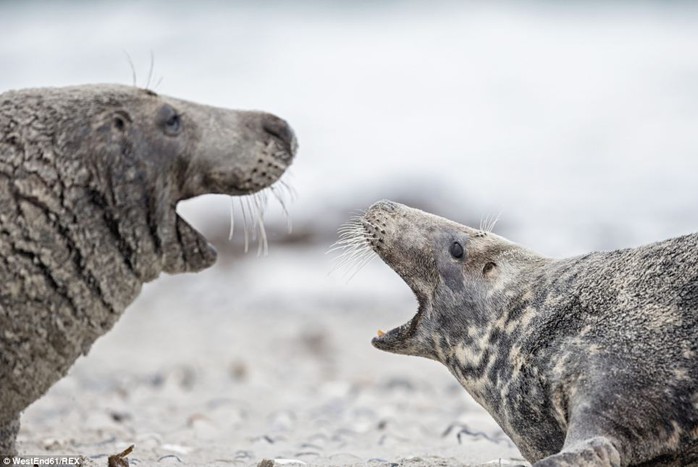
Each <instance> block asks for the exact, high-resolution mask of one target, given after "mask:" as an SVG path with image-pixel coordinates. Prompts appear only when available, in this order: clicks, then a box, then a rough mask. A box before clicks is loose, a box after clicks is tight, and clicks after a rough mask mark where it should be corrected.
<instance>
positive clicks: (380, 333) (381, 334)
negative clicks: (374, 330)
mask: <svg viewBox="0 0 698 467" xmlns="http://www.w3.org/2000/svg"><path fill="white" fill-rule="evenodd" d="M383 336H385V333H384V332H383V331H381V330H380V329H379V330H378V337H383Z"/></svg>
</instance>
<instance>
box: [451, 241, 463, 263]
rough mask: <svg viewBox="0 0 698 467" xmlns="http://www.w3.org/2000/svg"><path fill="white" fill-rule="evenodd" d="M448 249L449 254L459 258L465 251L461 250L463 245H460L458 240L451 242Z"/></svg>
mask: <svg viewBox="0 0 698 467" xmlns="http://www.w3.org/2000/svg"><path fill="white" fill-rule="evenodd" d="M449 251H450V252H451V256H453V257H454V258H459V259H460V258H462V257H463V254H464V253H465V251H464V250H463V245H461V244H460V243H458V242H453V243H451V248H450V250H449Z"/></svg>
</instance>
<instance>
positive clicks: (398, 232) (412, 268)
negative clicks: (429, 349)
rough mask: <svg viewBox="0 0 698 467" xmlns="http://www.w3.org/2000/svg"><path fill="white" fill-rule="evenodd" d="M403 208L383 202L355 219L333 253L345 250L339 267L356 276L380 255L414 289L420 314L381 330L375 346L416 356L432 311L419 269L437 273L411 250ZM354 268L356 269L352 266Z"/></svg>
mask: <svg viewBox="0 0 698 467" xmlns="http://www.w3.org/2000/svg"><path fill="white" fill-rule="evenodd" d="M399 208H400V205H398V204H396V203H393V202H391V201H379V202H378V203H375V204H374V205H373V206H371V207H370V208H369V209H368V210H367V211H366V212H365V213H364V214H363V215H362V216H357V217H354V218H352V219H351V220H350V221H349V222H348V223H347V224H345V225H344V226H342V227H341V228H340V229H339V240H338V241H337V242H336V243H335V245H334V246H333V247H332V248H331V250H330V251H335V250H343V252H342V254H341V255H340V256H339V258H338V262H337V267H344V266H349V267H350V269H351V274H352V275H354V274H356V273H357V272H358V271H359V270H360V269H361V268H363V267H364V266H365V265H366V264H367V263H368V262H369V261H370V260H371V259H373V258H374V257H375V256H379V257H380V258H381V259H382V260H383V261H384V262H385V263H386V264H387V265H388V266H390V268H391V269H393V270H394V271H395V272H396V273H397V274H398V275H399V276H400V277H401V278H402V280H403V281H404V282H405V283H406V284H407V285H408V286H409V287H410V289H411V290H412V292H413V293H414V295H415V296H416V298H417V302H418V308H417V312H416V314H415V315H414V316H413V317H412V319H411V320H409V321H408V322H407V323H405V324H403V325H401V326H398V327H395V328H393V329H391V330H389V331H387V332H384V331H382V330H378V335H377V336H376V337H374V338H373V339H372V341H371V343H372V344H373V345H374V346H375V347H376V348H378V349H381V350H385V351H387V352H394V353H409V354H411V353H413V352H414V347H415V345H416V344H417V342H416V334H417V331H418V329H419V326H420V323H421V322H422V320H423V319H424V317H425V316H427V315H428V313H429V309H430V306H431V305H430V303H431V300H430V298H429V297H430V296H431V294H430V293H429V291H430V290H431V288H430V287H429V285H428V281H425V280H423V279H421V277H423V275H422V274H418V273H416V272H417V270H422V269H423V270H430V269H431V270H433V269H434V268H433V265H432V264H431V263H432V260H431V259H430V258H429V257H426V256H424V255H423V254H421V253H420V251H418V250H419V248H417V247H416V246H415V247H410V244H411V243H412V240H415V238H414V237H413V236H411V233H410V232H408V231H406V230H405V229H404V228H402V227H404V226H403V225H402V224H403V223H408V222H409V220H408V219H407V218H406V217H405V216H404V215H403V213H401V210H400V209H399ZM352 266H353V267H352Z"/></svg>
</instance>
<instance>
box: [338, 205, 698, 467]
mask: <svg viewBox="0 0 698 467" xmlns="http://www.w3.org/2000/svg"><path fill="white" fill-rule="evenodd" d="M340 244H345V245H349V246H350V247H351V248H350V249H349V252H348V254H349V255H352V254H356V253H357V252H358V251H357V250H356V248H359V249H361V248H366V249H369V251H370V250H373V252H375V253H377V254H378V256H380V258H381V259H382V260H383V261H385V262H386V263H387V264H388V265H389V266H390V267H391V268H392V269H393V270H394V271H395V272H397V273H398V274H399V275H400V276H401V277H402V279H403V280H404V281H405V282H406V283H407V284H408V285H409V287H410V288H411V289H412V290H413V292H414V293H415V295H416V297H417V301H418V304H419V309H418V311H417V314H416V315H415V316H414V318H412V320H411V321H409V322H408V323H407V324H404V325H402V326H400V327H397V328H395V329H393V330H391V331H388V332H387V333H383V332H382V331H379V335H378V337H375V338H374V339H373V342H372V343H373V345H374V346H375V347H377V348H379V349H381V350H385V351H388V352H394V353H398V354H406V355H416V356H421V357H426V358H429V359H433V360H436V361H439V362H441V363H443V364H444V365H446V366H447V367H448V369H449V370H450V371H451V373H452V374H453V375H454V376H455V377H456V378H457V379H458V381H459V382H460V383H461V385H462V386H463V387H464V388H465V389H466V390H467V391H468V392H469V393H470V394H471V395H472V396H473V398H474V399H475V400H476V401H477V402H478V403H480V404H481V405H482V406H483V407H484V408H485V409H487V410H488V411H489V413H490V414H491V415H492V416H493V417H494V419H495V420H496V421H497V422H498V423H499V425H500V426H501V427H502V429H503V430H504V431H505V432H506V433H507V434H508V435H509V437H510V438H511V439H512V440H513V441H514V443H515V444H516V445H517V446H518V448H519V450H520V451H521V453H522V454H523V455H524V456H525V457H526V459H528V460H529V461H531V462H533V463H534V465H535V466H584V465H589V466H590V465H595V466H596V465H599V466H602V465H606V466H611V465H612V466H619V465H623V466H625V465H647V466H649V465H698V359H697V355H698V234H692V235H686V236H683V237H678V238H674V239H671V240H667V241H663V242H659V243H655V244H651V245H647V246H642V247H639V248H633V249H625V250H618V251H612V252H596V253H590V254H587V255H583V256H579V257H576V258H569V259H561V260H553V259H549V258H545V257H542V256H540V255H538V254H536V253H534V252H532V251H529V250H527V249H525V248H522V247H521V246H518V245H516V244H514V243H512V242H510V241H508V240H506V239H504V238H502V237H499V236H497V235H494V234H492V233H490V232H485V231H482V230H476V229H472V228H469V227H466V226H464V225H460V224H458V223H455V222H452V221H449V220H447V219H444V218H441V217H438V216H435V215H432V214H428V213H425V212H422V211H419V210H416V209H412V208H409V207H407V206H404V205H400V204H397V203H393V202H390V201H381V202H378V203H376V204H374V205H373V206H372V207H371V208H369V210H368V211H367V212H366V213H365V214H364V215H363V216H361V217H359V218H357V219H355V220H354V221H352V222H350V223H349V224H348V226H347V227H346V228H345V229H344V233H343V236H342V238H341V240H340Z"/></svg>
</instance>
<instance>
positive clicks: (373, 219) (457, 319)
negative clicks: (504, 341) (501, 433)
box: [359, 201, 544, 360]
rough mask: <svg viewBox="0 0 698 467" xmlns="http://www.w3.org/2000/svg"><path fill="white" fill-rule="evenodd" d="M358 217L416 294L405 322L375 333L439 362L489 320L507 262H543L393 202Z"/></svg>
mask: <svg viewBox="0 0 698 467" xmlns="http://www.w3.org/2000/svg"><path fill="white" fill-rule="evenodd" d="M359 222H360V224H361V227H362V229H363V231H364V236H365V239H366V241H367V242H368V243H369V244H370V246H371V248H372V249H373V250H374V251H375V252H376V253H377V254H378V255H379V256H380V258H381V259H382V260H383V261H385V263H386V264H388V265H389V266H390V267H391V268H392V269H393V270H394V271H395V272H396V273H397V274H398V275H399V276H400V277H401V278H402V279H403V280H404V281H405V282H406V283H407V285H408V286H409V287H410V288H411V289H412V291H413V292H414V294H415V296H416V298H417V303H418V310H417V313H416V315H415V316H414V317H413V318H412V319H411V320H410V321H409V322H408V323H406V324H403V325H402V326H399V327H397V328H395V329H392V330H390V331H388V332H386V333H384V334H383V335H381V336H377V337H374V338H373V341H372V344H373V345H374V346H375V347H377V348H379V349H381V350H385V351H388V352H393V353H399V354H406V355H415V356H420V357H426V358H430V359H434V360H443V359H444V357H445V355H444V354H443V351H442V350H443V349H446V348H448V343H449V341H450V340H451V339H455V338H457V336H462V335H464V334H465V335H467V334H468V333H472V332H473V330H474V329H478V328H482V327H484V326H485V325H486V323H487V322H489V321H490V320H491V319H492V316H491V312H492V308H493V307H492V306H491V303H489V302H490V300H489V297H490V296H491V295H492V293H491V291H492V290H494V289H497V288H501V287H503V286H504V284H505V283H506V282H507V274H508V273H509V270H510V269H511V264H512V263H516V265H517V267H518V265H519V264H521V263H525V262H528V263H530V262H531V260H534V262H536V263H537V262H543V261H544V259H543V258H540V257H535V256H534V255H533V254H532V253H531V252H529V251H527V250H525V249H524V248H521V247H520V246H518V245H516V244H514V243H511V242H509V241H508V240H506V239H504V238H502V237H499V236H497V235H494V234H492V233H490V232H484V231H481V230H477V229H473V228H470V227H467V226H465V225H461V224H458V223H456V222H452V221H449V220H447V219H444V218H442V217H439V216H435V215H433V214H429V213H425V212H423V211H420V210H417V209H412V208H409V207H407V206H404V205H401V204H398V203H394V202H392V201H379V202H377V203H375V204H374V205H373V206H371V207H370V208H369V209H368V211H367V212H366V213H365V215H364V216H363V218H362V219H360V220H359ZM444 331H447V332H444Z"/></svg>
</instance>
